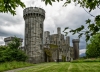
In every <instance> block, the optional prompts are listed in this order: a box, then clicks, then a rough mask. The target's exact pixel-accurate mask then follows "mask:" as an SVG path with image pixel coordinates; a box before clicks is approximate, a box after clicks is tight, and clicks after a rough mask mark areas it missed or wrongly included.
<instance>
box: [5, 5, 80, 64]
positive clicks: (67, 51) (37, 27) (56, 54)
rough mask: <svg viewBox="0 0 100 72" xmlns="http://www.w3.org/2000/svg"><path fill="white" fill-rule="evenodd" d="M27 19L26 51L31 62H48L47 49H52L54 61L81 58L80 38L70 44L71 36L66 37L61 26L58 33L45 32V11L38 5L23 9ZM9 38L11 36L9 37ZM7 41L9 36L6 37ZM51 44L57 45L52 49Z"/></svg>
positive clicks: (24, 16)
mask: <svg viewBox="0 0 100 72" xmlns="http://www.w3.org/2000/svg"><path fill="white" fill-rule="evenodd" d="M23 18H24V20H25V42H24V45H25V46H24V51H25V52H26V54H27V55H28V57H29V59H28V61H29V62H31V63H41V62H48V61H49V60H48V59H49V58H48V57H49V56H47V54H46V53H47V52H45V49H46V50H50V52H51V58H52V61H62V57H64V58H65V61H72V60H73V59H78V58H79V39H73V40H72V42H73V47H71V46H70V37H69V36H67V37H66V39H64V35H63V34H61V28H60V27H58V28H57V34H52V35H50V32H49V31H45V32H44V25H43V22H44V19H45V11H44V10H43V9H42V8H38V7H28V8H26V9H24V10H23ZM8 39H9V38H8ZM5 42H7V38H6V39H5ZM51 45H53V46H55V47H53V48H52V49H50V48H51Z"/></svg>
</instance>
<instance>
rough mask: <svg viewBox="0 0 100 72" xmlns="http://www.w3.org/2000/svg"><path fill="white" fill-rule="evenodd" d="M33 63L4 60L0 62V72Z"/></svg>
mask: <svg viewBox="0 0 100 72" xmlns="http://www.w3.org/2000/svg"><path fill="white" fill-rule="evenodd" d="M32 65H34V64H30V63H26V62H16V61H13V62H5V63H1V64H0V72H3V71H6V70H11V69H15V68H21V67H27V66H32Z"/></svg>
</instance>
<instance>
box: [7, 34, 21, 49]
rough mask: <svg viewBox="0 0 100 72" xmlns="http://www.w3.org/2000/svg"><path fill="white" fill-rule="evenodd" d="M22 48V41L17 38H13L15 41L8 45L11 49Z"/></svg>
mask: <svg viewBox="0 0 100 72" xmlns="http://www.w3.org/2000/svg"><path fill="white" fill-rule="evenodd" d="M19 46H20V39H19V38H17V37H16V36H15V37H14V38H13V40H12V41H11V42H10V43H9V44H8V47H10V49H18V48H19Z"/></svg>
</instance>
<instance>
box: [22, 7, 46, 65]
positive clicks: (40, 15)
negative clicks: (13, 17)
mask: <svg viewBox="0 0 100 72" xmlns="http://www.w3.org/2000/svg"><path fill="white" fill-rule="evenodd" d="M23 18H24V20H25V43H24V45H25V52H26V54H27V55H28V57H29V60H28V61H29V62H31V63H40V62H43V61H44V58H43V22H44V19H45V11H44V10H43V9H42V8H38V7H28V8H26V9H24V10H23Z"/></svg>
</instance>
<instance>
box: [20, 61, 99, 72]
mask: <svg viewBox="0 0 100 72" xmlns="http://www.w3.org/2000/svg"><path fill="white" fill-rule="evenodd" d="M19 72H100V62H83V63H69V62H60V63H42V64H36V65H34V66H33V68H29V69H27V70H21V71H19Z"/></svg>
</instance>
